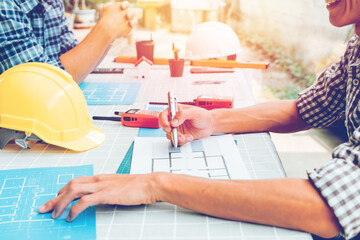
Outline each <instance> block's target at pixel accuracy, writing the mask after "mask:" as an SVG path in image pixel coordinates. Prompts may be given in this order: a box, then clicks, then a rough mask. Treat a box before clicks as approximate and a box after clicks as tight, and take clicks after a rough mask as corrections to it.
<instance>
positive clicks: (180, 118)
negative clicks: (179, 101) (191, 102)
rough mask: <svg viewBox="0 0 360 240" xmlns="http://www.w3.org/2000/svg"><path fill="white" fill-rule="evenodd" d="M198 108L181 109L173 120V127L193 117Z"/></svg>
mask: <svg viewBox="0 0 360 240" xmlns="http://www.w3.org/2000/svg"><path fill="white" fill-rule="evenodd" d="M194 110H195V111H196V108H189V109H180V110H179V111H178V112H177V113H176V115H175V117H174V119H173V120H172V121H171V126H172V127H179V126H180V125H181V124H183V123H184V122H185V121H186V120H188V119H191V118H192V117H193V114H194V113H196V112H195V111H194Z"/></svg>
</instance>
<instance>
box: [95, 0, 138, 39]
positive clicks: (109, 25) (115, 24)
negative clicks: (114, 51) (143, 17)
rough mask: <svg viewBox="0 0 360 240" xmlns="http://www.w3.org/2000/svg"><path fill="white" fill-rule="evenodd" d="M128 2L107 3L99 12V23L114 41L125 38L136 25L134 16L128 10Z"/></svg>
mask: <svg viewBox="0 0 360 240" xmlns="http://www.w3.org/2000/svg"><path fill="white" fill-rule="evenodd" d="M129 6H130V4H129V2H128V1H124V2H121V3H107V4H105V5H104V7H102V8H101V10H100V12H99V23H100V24H103V25H104V27H106V30H107V32H108V33H109V34H111V35H112V37H113V38H114V39H115V38H117V37H122V36H126V35H127V34H128V33H130V32H131V30H132V28H133V27H134V26H135V25H136V19H134V17H135V14H134V13H133V12H132V11H131V10H130V9H129Z"/></svg>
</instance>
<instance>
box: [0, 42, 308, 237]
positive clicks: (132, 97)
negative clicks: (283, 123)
mask: <svg viewBox="0 0 360 240" xmlns="http://www.w3.org/2000/svg"><path fill="white" fill-rule="evenodd" d="M140 42H141V43H138V45H139V46H138V48H139V49H141V50H139V52H142V53H144V54H145V55H146V56H143V55H142V54H138V56H137V57H124V56H119V57H116V58H114V57H111V61H113V60H114V59H115V61H114V62H111V63H110V62H109V63H106V64H107V65H106V66H104V67H99V68H98V69H96V70H95V71H94V72H93V73H92V74H90V75H89V76H88V77H87V78H86V79H85V81H84V82H83V83H81V84H80V88H81V91H82V93H83V95H84V96H85V100H86V104H87V108H82V109H81V110H82V111H81V113H85V112H86V114H87V115H89V116H87V117H86V118H80V120H84V121H83V122H81V124H80V125H82V126H89V127H90V126H91V127H92V128H91V129H92V130H93V131H95V130H97V131H98V132H97V134H98V136H102V138H101V141H98V142H96V139H97V135H91V134H90V135H87V136H88V138H89V139H87V140H91V141H93V143H92V144H93V145H92V146H91V149H90V148H84V147H83V146H84V145H86V144H84V143H83V142H81V141H80V142H78V143H77V144H78V145H80V146H81V147H83V148H79V147H78V148H76V149H73V150H77V151H73V150H70V148H69V147H68V148H66V146H67V145H60V144H55V143H57V142H54V144H47V141H45V140H44V139H42V140H41V138H37V136H35V135H34V134H31V133H29V132H27V131H25V130H26V129H25V130H24V129H17V130H14V131H15V132H13V133H12V134H15V135H9V134H8V136H7V138H11V136H21V139H17V140H19V141H15V143H16V144H14V141H12V140H11V139H13V138H11V139H7V141H6V143H8V142H9V144H1V141H0V146H2V148H3V149H2V150H1V151H0V169H2V170H0V238H1V239H6V240H7V239H10V240H12V239H40V240H42V239H54V240H56V239H99V240H105V239H106V240H108V239H126V240H129V239H133V240H137V239H139V240H140V239H148V240H150V239H152V240H154V239H174V240H184V239H198V240H200V239H201V240H204V239H241V240H245V239H253V240H262V239H266V240H277V239H286V240H300V239H301V240H311V236H309V235H307V234H304V233H302V232H297V231H291V230H286V229H280V228H276V227H269V226H262V225H256V224H250V223H244V222H238V221H229V220H224V219H220V218H216V217H211V216H206V215H203V214H199V213H196V212H193V211H190V210H188V209H183V208H181V207H178V206H176V205H172V204H168V203H163V202H161V203H155V204H151V205H140V206H119V205H111V206H110V205H109V206H108V205H106V206H101V205H100V206H96V207H90V208H88V209H87V210H86V211H84V212H83V213H82V214H81V215H79V217H77V218H76V219H75V221H73V222H71V223H68V222H66V221H65V218H66V216H67V214H68V212H69V208H70V207H71V206H73V205H74V204H75V203H76V201H74V202H73V203H72V204H71V205H70V206H69V207H68V208H67V209H66V210H65V212H64V213H63V214H62V215H61V216H60V218H58V219H55V220H54V219H52V218H51V215H50V213H48V214H39V213H38V212H37V209H38V207H39V206H41V205H42V204H44V203H45V202H47V201H48V200H49V199H52V198H54V197H56V194H57V192H58V191H59V190H60V189H61V188H62V187H63V186H64V185H65V184H66V183H68V182H69V181H70V180H71V179H73V178H76V177H78V176H92V175H94V174H95V175H96V174H113V173H118V174H140V173H150V172H156V171H165V172H170V173H174V174H177V173H180V174H188V175H193V176H199V177H205V178H210V179H265V178H281V177H284V176H285V173H284V170H283V168H282V165H281V163H280V160H279V158H278V155H277V153H276V149H275V147H274V146H273V143H272V141H271V139H270V136H269V135H268V134H267V133H256V134H241V135H234V136H231V135H220V136H211V137H209V138H206V139H201V140H198V141H193V142H191V143H188V144H186V145H184V146H182V147H178V148H174V147H172V146H171V144H170V142H169V140H167V139H166V138H165V133H164V132H163V131H162V129H161V128H159V113H160V112H162V111H163V110H164V109H166V108H167V107H168V103H166V102H165V103H164V102H163V101H164V99H165V98H166V93H167V92H168V91H173V92H174V93H176V95H177V97H178V98H177V100H179V99H181V100H183V102H182V101H179V102H180V103H182V104H187V105H194V106H198V107H202V108H205V109H208V110H212V109H216V108H228V109H229V108H234V107H246V106H249V105H252V104H254V99H253V96H252V93H251V91H250V84H249V80H251V76H252V75H251V74H252V72H251V71H248V70H245V69H242V70H241V71H239V70H240V69H238V68H250V69H266V68H267V66H268V64H267V63H247V62H237V61H236V59H233V56H229V57H231V59H227V60H220V59H211V60H209V59H207V60H202V59H193V58H190V57H186V56H185V57H184V59H185V60H184V62H185V68H186V67H188V66H187V65H186V64H188V65H191V66H194V67H195V68H192V69H193V70H191V74H190V75H185V74H184V76H183V77H181V78H180V77H171V75H170V72H169V70H168V69H167V68H164V69H163V68H154V67H153V65H169V59H166V58H156V57H154V56H153V49H154V47H155V42H154V41H153V40H152V37H151V38H150V40H145V41H140ZM173 50H174V59H177V60H179V49H178V48H177V47H175V45H174V46H173ZM237 50H238V49H237ZM194 53H195V52H194ZM150 59H151V60H150ZM129 63H130V64H131V66H130V65H129ZM135 65H136V66H135ZM204 67H205V68H204ZM195 69H196V70H195ZM150 71H153V74H150ZM105 73H106V74H105ZM217 74H221V78H220V77H219V76H218V75H217ZM209 75H211V76H212V77H209ZM150 76H152V78H151V79H150ZM219 79H220V80H219ZM60 85H61V84H60ZM214 85H215V86H214ZM64 89H66V88H64ZM76 91H78V92H80V93H81V91H80V89H79V88H78V87H76ZM61 93H66V90H64V91H63V92H61ZM59 95H60V94H59ZM63 95H66V94H63ZM0 99H1V96H0ZM85 100H84V99H83V98H81V101H82V102H83V103H84V105H85V106H86V104H85ZM150 100H151V101H152V102H149V101H150ZM0 102H1V101H0ZM73 102H76V101H73ZM50 105H51V104H50ZM76 106H77V105H75V107H74V108H75V109H76ZM85 110H86V111H85ZM155 113H156V114H155ZM90 116H91V117H94V119H98V120H97V121H92V119H91V118H90ZM67 118H68V115H67V114H62V115H61V116H58V117H57V120H58V121H59V122H66V121H67V120H68V119H67ZM150 118H151V120H152V122H151V123H152V124H153V125H151V126H150V125H147V124H144V122H143V120H144V119H150ZM1 120H2V119H1V118H0V123H1ZM107 120H111V121H107ZM153 120H156V124H154V122H155V121H153ZM120 122H121V123H120ZM35 125H36V124H35ZM149 127H150V128H149ZM100 129H101V130H100ZM0 130H1V125H0ZM69 131H70V130H69ZM69 131H65V132H64V133H62V134H63V135H61V134H59V136H68V135H66V133H67V132H69ZM102 131H103V132H102ZM2 132H7V131H0V135H1V133H2ZM90 132H91V131H90ZM105 135H106V139H105V137H104V136H105ZM0 137H1V136H0ZM85 138H86V136H85ZM65 139H72V138H71V136H70V137H69V138H65ZM0 140H1V138H0ZM20 140H21V141H20ZM43 140H44V141H43ZM94 140H95V141H94ZM4 142H5V141H4ZM50 143H52V142H50ZM95 143H96V144H95ZM19 146H22V148H20V147H19ZM69 146H70V145H69ZM79 149H80V150H79Z"/></svg>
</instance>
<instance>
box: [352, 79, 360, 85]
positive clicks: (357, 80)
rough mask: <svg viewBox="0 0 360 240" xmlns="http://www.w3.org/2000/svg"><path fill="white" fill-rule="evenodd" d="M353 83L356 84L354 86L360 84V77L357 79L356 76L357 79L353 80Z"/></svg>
mask: <svg viewBox="0 0 360 240" xmlns="http://www.w3.org/2000/svg"><path fill="white" fill-rule="evenodd" d="M353 84H354V86H357V85H359V79H356V78H355V79H354V80H353Z"/></svg>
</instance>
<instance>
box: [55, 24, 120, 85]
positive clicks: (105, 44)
mask: <svg viewBox="0 0 360 240" xmlns="http://www.w3.org/2000/svg"><path fill="white" fill-rule="evenodd" d="M105 27H106V26H105V25H104V24H102V22H99V23H98V24H97V25H96V26H95V27H94V28H93V29H92V30H91V32H90V33H89V34H88V35H87V36H86V37H85V39H84V40H83V41H82V42H81V43H79V44H78V45H77V46H76V47H74V48H73V49H71V50H70V51H68V52H66V53H65V54H63V55H61V56H60V61H61V63H62V65H63V66H64V67H65V69H66V71H67V72H69V73H70V74H71V75H72V76H73V78H74V80H75V81H76V82H77V83H81V82H82V81H83V80H84V78H85V77H86V76H87V75H88V74H89V73H90V72H91V71H92V70H93V69H94V68H95V66H96V65H97V64H98V63H99V62H100V60H101V59H102V58H103V56H104V55H105V53H106V52H107V51H108V49H109V46H110V44H111V42H112V41H113V40H114V37H113V36H112V35H111V34H107V31H106V30H105V29H104V28H105Z"/></svg>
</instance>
